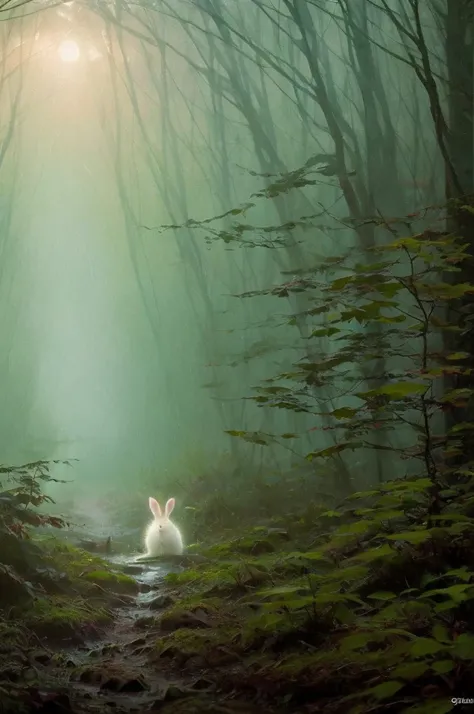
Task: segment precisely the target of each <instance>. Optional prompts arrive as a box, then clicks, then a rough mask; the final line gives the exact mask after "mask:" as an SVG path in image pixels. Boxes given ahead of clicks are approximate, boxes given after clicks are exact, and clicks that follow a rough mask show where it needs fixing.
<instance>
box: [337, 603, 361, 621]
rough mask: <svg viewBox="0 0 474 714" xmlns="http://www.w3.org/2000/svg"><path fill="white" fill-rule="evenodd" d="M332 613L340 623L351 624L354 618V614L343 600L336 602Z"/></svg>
mask: <svg viewBox="0 0 474 714" xmlns="http://www.w3.org/2000/svg"><path fill="white" fill-rule="evenodd" d="M333 615H334V618H335V619H336V620H337V621H338V622H340V623H341V625H351V624H352V623H353V622H355V620H356V615H355V614H354V613H353V612H352V610H350V609H349V608H348V607H347V605H344V603H343V602H338V603H337V605H336V607H335V608H334V611H333Z"/></svg>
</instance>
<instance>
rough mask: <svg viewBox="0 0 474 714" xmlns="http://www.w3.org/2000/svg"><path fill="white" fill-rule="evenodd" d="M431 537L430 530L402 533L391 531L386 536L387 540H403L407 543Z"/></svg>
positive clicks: (419, 541)
mask: <svg viewBox="0 0 474 714" xmlns="http://www.w3.org/2000/svg"><path fill="white" fill-rule="evenodd" d="M430 537H431V530H427V529H424V530H419V531H415V530H413V531H405V532H404V533H393V534H392V535H388V536H386V538H387V539H388V540H405V541H407V542H408V543H424V541H425V540H428V538H430Z"/></svg>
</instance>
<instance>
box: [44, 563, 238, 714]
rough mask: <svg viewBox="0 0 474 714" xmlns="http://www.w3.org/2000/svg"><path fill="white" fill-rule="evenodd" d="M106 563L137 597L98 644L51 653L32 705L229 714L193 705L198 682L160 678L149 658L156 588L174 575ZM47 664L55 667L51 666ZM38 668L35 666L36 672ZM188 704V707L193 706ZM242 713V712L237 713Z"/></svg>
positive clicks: (58, 710)
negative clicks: (135, 587) (133, 585)
mask: <svg viewBox="0 0 474 714" xmlns="http://www.w3.org/2000/svg"><path fill="white" fill-rule="evenodd" d="M108 560H109V561H110V562H111V563H112V564H113V565H114V566H115V567H116V568H117V569H120V570H121V571H123V572H125V573H127V574H128V575H130V576H131V577H133V578H134V579H135V580H136V581H137V582H138V584H139V588H140V592H139V594H138V596H137V597H130V596H124V605H123V606H122V607H119V608H117V609H116V610H115V620H114V624H113V625H112V626H111V627H110V628H108V629H107V630H106V631H105V633H103V635H102V636H101V637H100V639H98V640H97V639H96V640H92V641H89V642H88V641H86V642H84V643H83V644H81V646H79V647H77V646H76V647H75V648H72V647H66V648H61V649H60V648H58V647H56V648H54V652H55V656H54V657H53V658H52V659H50V660H49V661H46V657H45V661H44V669H43V672H41V674H42V675H43V676H42V677H41V679H42V681H43V682H44V683H45V685H46V686H43V687H42V691H41V693H40V698H39V701H38V705H39V707H38V712H40V713H41V714H92V713H93V712H107V711H110V712H115V713H116V714H133V713H137V714H138V713H141V712H177V713H178V712H189V714H194V712H196V714H200V712H204V711H207V712H209V713H212V712H216V714H217V713H219V712H221V713H222V712H231V711H236V710H235V709H232V710H231V709H228V708H225V707H221V706H219V705H215V706H214V705H212V704H211V703H207V704H205V703H204V701H203V702H202V708H201V706H200V703H199V701H196V698H197V699H198V700H201V699H202V697H203V696H204V697H205V691H203V686H202V682H199V681H196V680H194V681H191V682H183V681H182V680H181V681H179V680H177V679H173V678H169V677H166V676H165V675H164V674H160V671H159V667H158V666H156V665H154V666H153V665H152V664H151V660H152V658H151V657H150V654H151V653H152V652H153V649H154V642H156V639H157V637H159V629H158V628H157V626H156V624H155V622H154V616H156V614H157V613H158V612H159V610H160V609H161V608H162V607H164V606H165V605H166V601H165V596H164V595H163V593H162V587H161V586H162V583H163V580H164V578H165V576H166V575H167V573H169V572H173V571H176V570H177V569H180V568H179V567H178V566H172V565H169V566H166V565H163V564H153V563H136V562H135V561H134V558H133V557H130V556H116V557H110V558H108ZM53 662H54V663H55V664H54V665H53ZM40 666H41V662H38V667H40ZM193 700H194V703H193ZM185 702H187V703H186V706H185V708H183V706H184V705H185ZM240 711H242V710H240Z"/></svg>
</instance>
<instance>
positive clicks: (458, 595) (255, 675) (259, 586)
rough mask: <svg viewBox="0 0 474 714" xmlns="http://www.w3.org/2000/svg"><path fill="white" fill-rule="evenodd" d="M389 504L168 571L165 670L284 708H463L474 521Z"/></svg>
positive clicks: (228, 545) (470, 649)
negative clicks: (427, 518) (434, 517)
mask: <svg viewBox="0 0 474 714" xmlns="http://www.w3.org/2000/svg"><path fill="white" fill-rule="evenodd" d="M406 488H407V489H408V490H409V488H410V485H409V484H408V485H407V486H406ZM374 493H375V492H374ZM412 495H413V494H412ZM369 496H370V494H369V495H367V494H364V498H368V497H369ZM378 496H379V497H380V501H381V504H379V503H378V505H377V506H376V507H372V508H365V509H360V510H359V511H358V512H356V511H348V512H346V513H345V514H342V513H337V512H328V513H326V514H325V516H324V517H322V518H321V519H320V521H319V528H317V529H316V530H319V533H317V532H315V528H314V524H311V523H308V524H307V525H308V527H307V528H306V530H305V528H304V523H302V522H295V521H294V520H293V521H291V520H289V522H288V525H287V529H286V528H282V524H281V522H280V523H279V524H278V526H279V528H278V529H274V528H271V529H267V528H257V529H255V528H254V529H249V530H248V531H247V532H245V533H244V534H243V535H242V536H241V537H239V538H235V539H233V540H232V541H228V542H222V543H218V544H217V545H214V546H211V547H208V548H203V549H202V550H201V552H202V553H203V554H205V555H207V556H208V557H209V558H211V560H210V561H209V562H208V563H202V564H199V565H198V566H196V567H195V568H193V569H192V570H186V571H184V572H183V573H181V574H170V575H169V576H168V577H167V585H168V588H169V590H170V594H171V595H172V596H173V597H174V598H175V602H174V604H173V605H172V606H171V607H170V608H168V609H167V610H166V611H165V613H164V614H163V616H162V618H161V636H160V637H159V638H158V639H157V640H156V648H155V650H156V656H157V659H158V660H159V661H160V662H161V665H160V666H163V665H164V664H167V665H168V666H169V667H170V668H171V670H173V669H174V670H176V671H179V672H188V673H189V675H190V676H191V675H196V674H197V673H202V672H205V673H206V676H209V677H210V678H211V679H212V680H213V681H214V682H215V683H216V685H217V686H218V687H219V689H220V690H221V691H226V692H228V694H229V695H230V696H232V697H235V698H236V699H237V700H239V699H247V700H248V701H258V702H261V703H262V702H267V703H271V704H272V705H276V706H282V707H283V710H284V711H292V712H296V711H297V712H319V711H325V712H337V714H339V713H340V714H342V713H344V714H347V713H348V712H351V713H353V714H362V712H366V711H370V712H385V711H390V712H392V711H396V712H402V711H410V712H411V713H412V714H444V713H445V712H448V711H451V710H452V709H453V708H454V705H453V704H452V701H451V700H452V697H453V692H455V691H456V692H464V694H457V695H455V696H461V697H462V696H464V697H467V696H469V695H468V694H466V692H468V691H471V690H470V687H471V684H470V683H471V682H472V681H473V678H474V677H473V676H474V607H473V606H474V569H473V566H474V557H473V555H472V553H473V552H474V529H473V525H474V523H473V522H472V520H471V519H470V518H469V517H467V516H463V515H462V514H461V513H457V514H454V515H453V516H451V517H450V516H446V517H445V521H444V522H442V523H440V524H439V525H442V526H443V527H442V528H440V527H438V526H437V527H431V528H429V527H428V525H427V523H426V522H425V523H422V524H419V523H418V524H417V523H416V522H415V521H414V519H412V520H411V521H410V519H407V518H406V515H405V511H404V509H403V506H404V497H405V496H406V493H403V492H402V491H400V493H399V494H397V493H395V494H388V493H387V492H383V493H382V494H380V493H379V494H378ZM412 500H413V498H412ZM418 502H419V501H418ZM362 510H363V511H364V513H361V511H362ZM361 516H362V517H361ZM338 519H339V520H340V521H342V522H343V525H341V526H340V527H339V528H337V527H334V526H333V527H329V528H328V527H327V526H328V523H329V522H331V521H332V522H333V523H337V521H338ZM328 532H329V533H328ZM195 550H198V549H196V548H195ZM183 711H185V710H183ZM190 711H191V710H190Z"/></svg>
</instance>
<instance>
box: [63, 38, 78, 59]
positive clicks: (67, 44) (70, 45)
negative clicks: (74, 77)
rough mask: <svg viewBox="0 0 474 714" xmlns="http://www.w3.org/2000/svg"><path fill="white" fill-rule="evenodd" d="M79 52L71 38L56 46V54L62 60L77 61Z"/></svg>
mask: <svg viewBox="0 0 474 714" xmlns="http://www.w3.org/2000/svg"><path fill="white" fill-rule="evenodd" d="M80 54H81V53H80V51H79V47H78V45H77V43H76V42H74V41H73V40H64V42H61V44H60V45H59V47H58V55H59V58H60V59H61V60H62V61H63V62H77V60H78V59H79V57H80Z"/></svg>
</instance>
